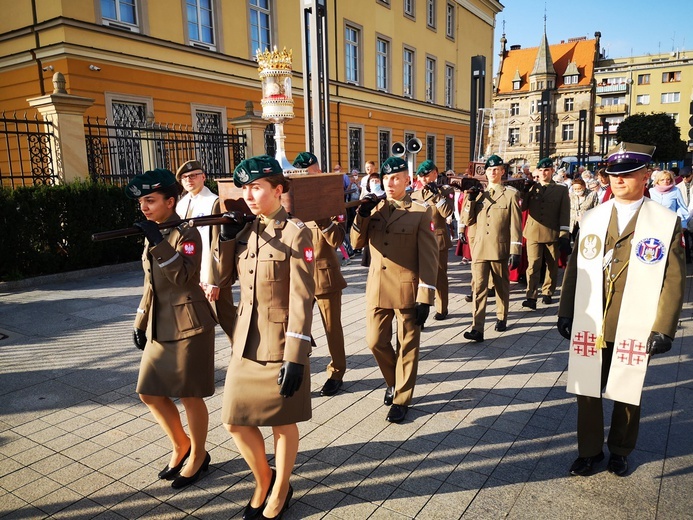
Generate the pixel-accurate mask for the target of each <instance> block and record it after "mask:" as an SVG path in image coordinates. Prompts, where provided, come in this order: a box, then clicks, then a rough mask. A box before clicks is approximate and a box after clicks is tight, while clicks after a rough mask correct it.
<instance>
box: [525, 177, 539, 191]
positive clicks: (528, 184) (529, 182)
mask: <svg viewBox="0 0 693 520" xmlns="http://www.w3.org/2000/svg"><path fill="white" fill-rule="evenodd" d="M535 184H536V181H532V180H529V179H525V183H524V184H523V185H522V193H527V192H529V190H531V189H532V186H534V185H535Z"/></svg>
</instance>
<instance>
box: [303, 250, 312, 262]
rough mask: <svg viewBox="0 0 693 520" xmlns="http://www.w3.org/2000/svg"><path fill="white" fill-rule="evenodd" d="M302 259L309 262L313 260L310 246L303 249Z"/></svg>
mask: <svg viewBox="0 0 693 520" xmlns="http://www.w3.org/2000/svg"><path fill="white" fill-rule="evenodd" d="M303 259H304V260H305V261H306V262H307V263H309V264H310V263H312V262H313V248H312V247H306V248H304V249H303Z"/></svg>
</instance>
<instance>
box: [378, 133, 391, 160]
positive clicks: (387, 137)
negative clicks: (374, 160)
mask: <svg viewBox="0 0 693 520" xmlns="http://www.w3.org/2000/svg"><path fill="white" fill-rule="evenodd" d="M391 141H392V132H391V131H390V130H383V129H380V130H378V160H379V161H380V164H383V163H384V162H385V161H386V160H387V158H388V157H390V146H391V144H390V143H391Z"/></svg>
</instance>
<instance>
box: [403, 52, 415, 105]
mask: <svg viewBox="0 0 693 520" xmlns="http://www.w3.org/2000/svg"><path fill="white" fill-rule="evenodd" d="M415 56H416V54H415V53H414V49H409V48H408V47H405V48H404V52H403V53H402V94H403V95H404V96H405V97H414V59H415Z"/></svg>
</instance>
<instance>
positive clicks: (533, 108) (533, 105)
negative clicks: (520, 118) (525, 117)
mask: <svg viewBox="0 0 693 520" xmlns="http://www.w3.org/2000/svg"><path fill="white" fill-rule="evenodd" d="M538 109H539V100H537V99H535V100H533V101H530V102H529V113H530V114H534V112H536V111H537V110H538Z"/></svg>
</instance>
